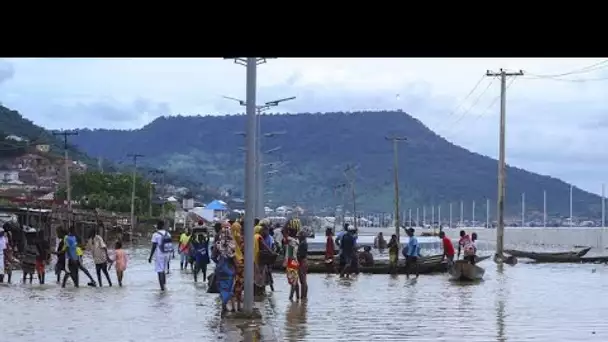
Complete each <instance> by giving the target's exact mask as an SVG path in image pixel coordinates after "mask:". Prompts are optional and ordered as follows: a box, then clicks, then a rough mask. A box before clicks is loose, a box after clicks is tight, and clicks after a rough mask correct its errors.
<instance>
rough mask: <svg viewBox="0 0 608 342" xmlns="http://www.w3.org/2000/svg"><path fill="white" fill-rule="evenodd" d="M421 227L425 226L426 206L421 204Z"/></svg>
mask: <svg viewBox="0 0 608 342" xmlns="http://www.w3.org/2000/svg"><path fill="white" fill-rule="evenodd" d="M422 227H425V228H426V206H424V205H423V206H422Z"/></svg>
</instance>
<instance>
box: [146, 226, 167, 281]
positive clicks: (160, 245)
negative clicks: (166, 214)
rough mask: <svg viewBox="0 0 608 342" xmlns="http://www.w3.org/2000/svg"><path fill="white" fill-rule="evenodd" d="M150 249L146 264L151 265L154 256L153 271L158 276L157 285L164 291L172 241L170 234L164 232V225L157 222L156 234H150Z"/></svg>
mask: <svg viewBox="0 0 608 342" xmlns="http://www.w3.org/2000/svg"><path fill="white" fill-rule="evenodd" d="M151 242H152V249H151V250H150V257H149V258H148V263H152V257H153V256H155V261H154V270H155V271H156V273H157V274H158V284H159V285H160V290H161V291H165V285H166V284H167V275H166V273H165V272H166V269H167V260H168V258H169V257H170V255H171V253H173V241H172V238H171V234H169V232H167V231H166V230H165V223H164V222H163V221H158V223H157V224H156V232H154V234H152V240H151Z"/></svg>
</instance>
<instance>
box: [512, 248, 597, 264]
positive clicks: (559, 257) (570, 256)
mask: <svg viewBox="0 0 608 342" xmlns="http://www.w3.org/2000/svg"><path fill="white" fill-rule="evenodd" d="M590 250H591V247H587V248H584V249H581V250H580V251H578V252H574V251H570V252H545V253H536V252H526V251H519V250H514V249H506V250H505V253H507V254H509V255H512V256H514V257H517V258H528V259H532V260H534V261H537V262H577V261H579V260H581V258H582V257H583V256H585V255H586V254H587V253H588V252H589V251H590Z"/></svg>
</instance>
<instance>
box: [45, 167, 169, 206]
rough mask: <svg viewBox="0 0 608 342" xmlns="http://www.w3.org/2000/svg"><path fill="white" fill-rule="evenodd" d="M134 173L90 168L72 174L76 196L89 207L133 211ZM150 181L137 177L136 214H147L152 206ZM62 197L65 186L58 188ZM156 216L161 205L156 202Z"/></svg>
mask: <svg viewBox="0 0 608 342" xmlns="http://www.w3.org/2000/svg"><path fill="white" fill-rule="evenodd" d="M132 182H133V178H132V175H131V174H121V173H101V172H98V171H90V172H84V173H75V174H72V175H71V183H72V199H73V200H75V201H78V203H79V204H80V206H81V207H83V208H85V209H95V208H99V209H104V210H110V211H117V212H125V213H126V212H130V210H131V190H132V186H133V183H132ZM150 186H151V184H150V182H149V181H147V180H146V179H144V178H143V177H141V176H139V175H136V176H135V214H136V215H147V214H148V210H149V205H150ZM57 197H58V198H59V199H65V198H66V191H65V188H62V189H60V190H59V191H58V193H57ZM152 209H153V215H159V214H160V206H159V205H153V206H152Z"/></svg>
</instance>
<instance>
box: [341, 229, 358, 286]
mask: <svg viewBox="0 0 608 342" xmlns="http://www.w3.org/2000/svg"><path fill="white" fill-rule="evenodd" d="M346 227H347V229H348V230H347V231H346V233H345V234H344V235H342V238H341V239H340V278H343V277H344V276H345V275H346V277H347V278H349V277H350V273H351V267H352V263H353V257H354V256H355V250H356V248H355V245H356V240H355V234H354V229H351V228H350V227H348V225H346Z"/></svg>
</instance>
